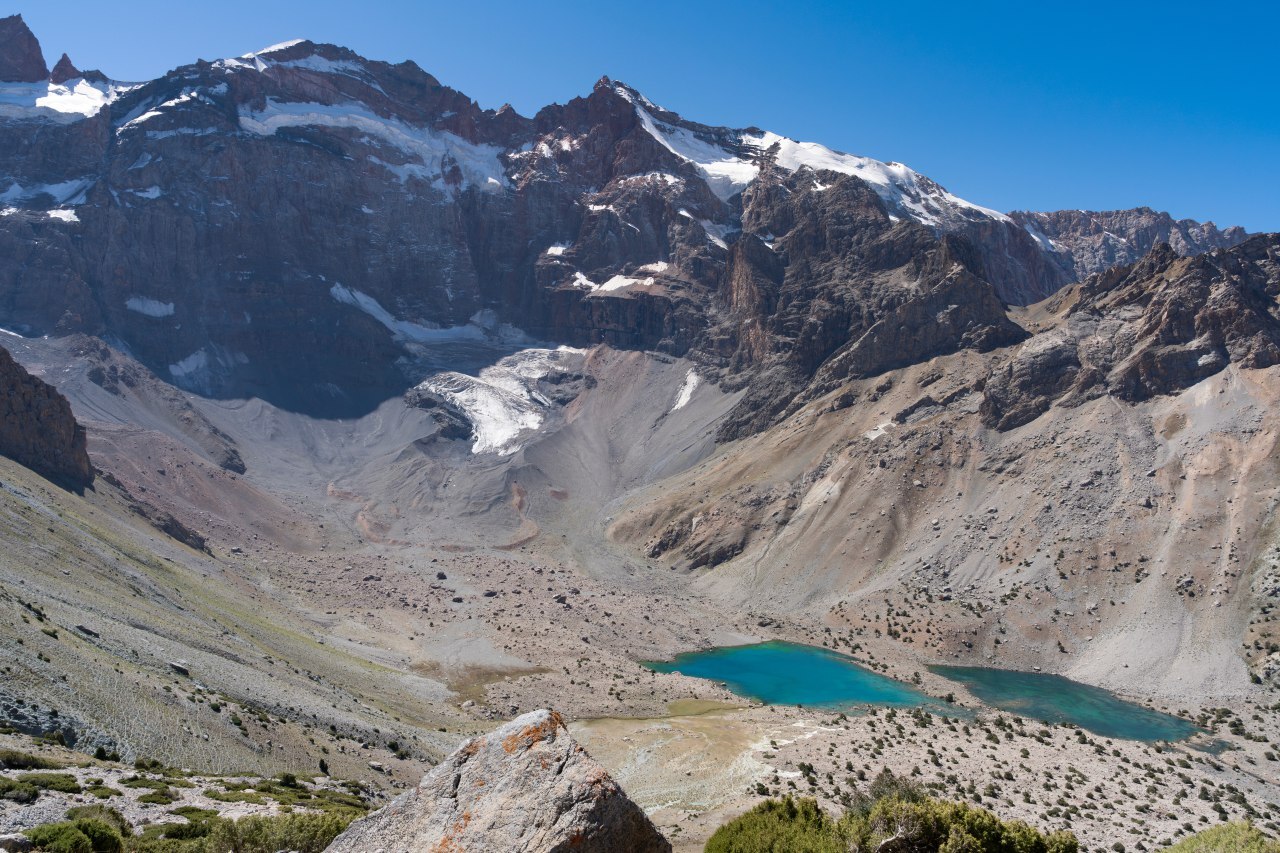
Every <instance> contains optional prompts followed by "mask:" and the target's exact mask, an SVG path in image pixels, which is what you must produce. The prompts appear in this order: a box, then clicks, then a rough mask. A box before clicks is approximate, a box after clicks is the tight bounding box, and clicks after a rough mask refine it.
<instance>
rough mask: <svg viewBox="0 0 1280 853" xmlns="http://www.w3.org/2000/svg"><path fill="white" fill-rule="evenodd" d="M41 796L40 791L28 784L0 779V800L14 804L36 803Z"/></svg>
mask: <svg viewBox="0 0 1280 853" xmlns="http://www.w3.org/2000/svg"><path fill="white" fill-rule="evenodd" d="M39 796H40V789H39V788H37V787H36V786H35V785H32V784H30V783H28V782H19V781H16V780H14V779H3V778H0V800H9V801H10V802H14V803H23V804H24V805H25V804H26V803H34V802H35V801H36V799H37V798H39Z"/></svg>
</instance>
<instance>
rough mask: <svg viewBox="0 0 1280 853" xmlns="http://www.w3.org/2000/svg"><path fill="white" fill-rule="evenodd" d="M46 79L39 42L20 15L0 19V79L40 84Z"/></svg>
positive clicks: (46, 68)
mask: <svg viewBox="0 0 1280 853" xmlns="http://www.w3.org/2000/svg"><path fill="white" fill-rule="evenodd" d="M47 79H49V67H48V66H47V65H45V64H44V53H43V52H42V51H41V50H40V42H39V41H37V40H36V37H35V35H34V34H33V33H32V32H31V30H30V29H28V28H27V23H26V21H24V20H22V16H21V15H10V16H9V17H7V18H0V80H3V81H5V82H6V83H40V82H43V81H45V80H47Z"/></svg>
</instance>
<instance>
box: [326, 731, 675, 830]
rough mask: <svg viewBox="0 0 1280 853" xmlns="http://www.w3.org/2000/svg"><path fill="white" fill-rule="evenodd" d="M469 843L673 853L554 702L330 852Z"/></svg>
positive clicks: (477, 745)
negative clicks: (555, 708)
mask: <svg viewBox="0 0 1280 853" xmlns="http://www.w3.org/2000/svg"><path fill="white" fill-rule="evenodd" d="M464 850H465V851H467V853H482V851H494V852H495V853H499V851H501V853H516V851H522V852H523V853H544V851H557V853H558V852H559V851H570V850H572V851H574V853H664V852H665V851H669V850H671V845H670V843H668V842H667V840H666V839H665V838H663V837H662V835H661V834H660V833H659V832H658V830H657V829H656V828H655V827H654V826H653V824H652V823H651V822H650V821H649V818H648V817H646V816H645V813H644V812H643V811H642V810H641V809H640V807H639V806H637V805H636V804H635V803H633V802H631V800H629V799H628V798H627V795H626V794H624V793H623V791H622V788H620V787H619V786H618V783H617V782H614V781H613V779H612V778H610V776H609V774H608V773H607V772H606V771H605V769H604V768H603V767H601V766H600V765H599V764H597V763H596V762H595V761H594V760H592V758H591V757H590V756H589V755H587V753H586V750H584V749H583V748H582V747H581V746H580V745H579V744H578V743H577V742H576V741H575V740H574V739H573V738H572V737H571V736H570V734H569V730H568V729H566V728H565V725H564V720H563V719H562V718H561V716H560V715H559V714H557V713H556V712H555V711H549V710H545V709H544V710H541V711H532V712H530V713H528V714H525V715H523V716H521V717H517V718H516V719H514V720H512V721H511V722H509V723H506V724H505V725H503V726H501V727H500V728H498V729H497V730H495V731H493V732H490V733H489V734H487V735H482V736H480V737H476V738H473V739H471V740H469V741H467V742H466V743H465V744H463V745H462V746H461V747H460V748H459V749H458V751H457V752H455V753H454V754H453V755H451V756H450V757H449V758H448V759H446V760H445V761H444V762H443V763H441V764H440V765H439V766H437V767H435V768H434V769H433V770H432V771H431V772H430V773H428V774H427V775H426V776H424V777H423V779H422V782H421V784H419V785H418V787H417V789H416V790H414V791H411V792H409V793H407V794H404V795H403V796H400V797H398V798H396V799H395V800H394V801H392V802H391V803H390V804H389V805H387V806H386V807H385V808H382V809H380V810H378V811H376V812H374V813H373V814H371V815H369V816H368V817H365V818H362V819H360V820H358V821H356V822H355V823H353V824H352V825H351V826H350V827H349V828H348V829H347V831H346V832H344V833H343V834H342V835H340V836H338V838H337V839H335V840H334V842H333V844H331V845H330V846H329V848H328V853H377V851H383V853H427V851H464Z"/></svg>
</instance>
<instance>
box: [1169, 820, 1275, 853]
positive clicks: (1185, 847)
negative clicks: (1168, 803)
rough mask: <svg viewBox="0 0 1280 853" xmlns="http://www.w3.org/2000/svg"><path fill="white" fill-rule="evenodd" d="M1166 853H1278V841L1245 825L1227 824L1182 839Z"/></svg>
mask: <svg viewBox="0 0 1280 853" xmlns="http://www.w3.org/2000/svg"><path fill="white" fill-rule="evenodd" d="M1168 853H1280V841H1276V840H1274V839H1271V838H1268V837H1267V836H1265V835H1263V834H1262V833H1261V832H1260V831H1259V830H1258V829H1257V828H1256V827H1254V826H1251V825H1249V824H1247V823H1243V822H1240V823H1227V824H1223V825H1222V826H1215V827H1214V828H1213V829H1206V830H1205V831H1204V832H1198V833H1196V834H1195V835H1193V836H1191V837H1190V838H1184V839H1182V840H1181V841H1179V842H1178V843H1177V844H1175V845H1173V846H1172V847H1170V848H1169V850H1168Z"/></svg>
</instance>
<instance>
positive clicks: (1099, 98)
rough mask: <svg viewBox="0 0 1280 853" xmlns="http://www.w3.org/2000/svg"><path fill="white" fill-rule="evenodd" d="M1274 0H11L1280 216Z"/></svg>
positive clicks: (1016, 177)
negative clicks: (606, 87)
mask: <svg viewBox="0 0 1280 853" xmlns="http://www.w3.org/2000/svg"><path fill="white" fill-rule="evenodd" d="M1278 9H1280V4H1277V3H1275V2H1274V0H1273V1H1272V2H1260V0H1243V1H1242V2H1234V3H1206V2H1197V3H1182V2H1177V0H1172V2H1159V3H1157V2H1129V0H1112V2H1108V3H1096V2H1092V1H1091V0H1090V2H1078V3H1037V2H1034V0H1031V1H1030V2H1028V1H1027V0H1024V2H1017V3H1013V2H999V3H982V2H978V0H973V2H963V0H953V2H910V1H909V0H907V1H906V2H901V1H900V2H891V1H890V0H878V2H844V3H838V2H803V0H801V1H800V2H790V3H787V2H777V3H765V2H757V0H739V2H720V0H713V2H699V1H698V0H682V2H669V0H657V2H648V3H633V4H620V3H608V2H554V0H526V2H516V0H512V2H488V1H487V0H452V2H448V3H436V2H410V1H409V0H387V1H386V2H379V0H363V2H352V1H351V0H310V2H305V3H303V2H272V0H256V2H248V0H217V2H211V3H185V2H174V0H163V2H161V0H118V1H117V2H114V3H107V4H103V3H101V2H100V0H95V2H84V0H59V2H50V0H39V2H36V0H19V3H18V8H17V9H16V10H15V11H20V12H22V13H23V16H24V17H25V18H26V19H27V22H28V23H29V24H30V26H31V28H32V29H33V30H34V31H35V33H36V35H37V36H38V37H39V38H40V40H41V42H42V44H43V46H44V49H45V53H46V55H47V58H48V60H49V62H50V64H52V63H53V62H54V61H55V60H56V59H57V57H58V55H59V54H60V53H61V52H62V51H64V50H65V51H67V52H69V53H70V54H71V57H72V59H73V60H74V61H75V62H76V63H77V64H78V65H79V66H80V67H82V68H89V67H97V68H100V69H102V70H103V71H104V72H106V73H107V74H108V75H110V76H113V77H116V78H118V79H126V80H128V79H149V78H152V77H155V76H158V75H159V74H161V73H163V72H164V71H166V70H168V69H169V68H172V67H174V66H177V65H181V64H185V63H187V62H191V61H193V60H195V59H196V58H204V59H216V58H219V57H222V56H234V55H238V54H241V53H245V52H247V51H250V50H254V49H257V48H260V47H264V46H266V45H268V44H273V43H275V42H279V41H284V40H286V39H289V38H310V39H312V40H315V41H331V42H335V43H338V44H344V45H346V46H348V47H351V48H353V49H355V50H356V51H358V52H360V53H361V54H363V55H365V56H368V57H370V58H373V59H385V60H389V61H399V60H402V59H413V60H414V61H415V62H417V63H418V64H419V65H421V66H422V67H423V68H425V69H426V70H427V71H430V72H431V73H432V74H434V75H436V76H437V77H438V78H440V80H441V81H443V82H444V83H446V84H447V85H450V86H453V87H455V88H457V89H460V90H461V91H463V92H465V93H466V94H468V95H470V96H471V97H473V98H475V99H476V100H477V101H479V102H480V104H481V105H482V106H486V107H497V106H500V105H501V104H502V103H504V102H509V103H511V104H512V105H513V106H515V107H516V108H517V109H518V110H519V111H520V112H522V113H525V114H527V115H531V114H532V113H533V112H535V111H536V110H537V108H538V107H539V106H541V105H544V104H547V103H551V102H564V101H567V100H569V99H570V98H572V97H574V96H575V95H579V94H585V93H586V92H588V91H589V90H590V88H591V84H592V83H593V82H595V80H596V79H597V78H599V77H600V76H601V75H605V74H607V75H609V76H610V77H613V78H615V79H618V80H623V81H626V82H627V83H630V84H631V85H633V86H635V87H636V88H638V89H640V90H641V91H643V92H644V93H645V94H646V95H648V96H649V97H650V98H651V99H652V100H654V101H655V102H657V103H659V104H662V105H663V106H665V107H667V108H669V109H673V110H675V111H677V112H679V113H681V114H683V115H685V116H686V117H689V118H692V119H696V120H699V121H702V122H705V123H708V124H726V125H733V126H746V125H757V126H759V127H763V128H766V129H769V130H773V131H776V132H778V133H782V134H785V135H787V136H791V137H793V138H798V139H805V140H813V141H817V142H822V143H824V144H826V145H829V146H831V147H833V148H838V149H840V150H844V151H850V152H854V153H857V154H866V155H870V156H873V157H878V158H880V159H882V160H899V161H902V162H904V163H907V164H909V165H911V166H912V167H914V168H916V169H917V170H919V171H921V172H923V173H925V174H927V175H929V176H930V177H932V178H934V179H935V180H937V181H939V182H940V183H942V184H944V185H945V186H947V187H948V188H949V189H951V190H952V191H953V192H955V193H957V194H959V195H961V196H964V197H965V198H968V199H970V200H972V201H974V202H977V203H979V204H984V205H987V206H989V207H995V208H998V209H1001V210H1010V209H1014V208H1023V209H1039V210H1049V209H1057V208H1090V209H1108V208H1117V207H1132V206H1136V205H1141V204H1147V205H1150V206H1152V207H1156V208H1160V209H1165V210H1169V211H1170V212H1172V213H1173V214H1174V215H1175V216H1178V217H1192V218H1196V219H1212V220H1214V221H1216V222H1217V223H1218V224H1219V225H1226V224H1240V225H1244V226H1245V227H1246V228H1249V229H1250V230H1255V231H1263V230H1270V231H1280V42H1277V33H1280V11H1278Z"/></svg>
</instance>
